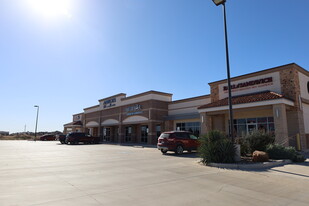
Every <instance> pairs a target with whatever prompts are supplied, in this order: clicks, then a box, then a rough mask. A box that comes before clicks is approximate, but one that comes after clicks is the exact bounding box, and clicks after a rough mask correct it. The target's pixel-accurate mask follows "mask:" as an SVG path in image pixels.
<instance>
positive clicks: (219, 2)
mask: <svg viewBox="0 0 309 206" xmlns="http://www.w3.org/2000/svg"><path fill="white" fill-rule="evenodd" d="M212 1H213V2H214V3H215V4H216V5H217V6H219V5H222V6H223V16H224V33H225V53H226V71H227V84H228V95H229V97H228V100H229V101H228V103H229V119H230V123H229V136H230V138H231V139H232V142H234V122H233V108H232V91H231V90H232V89H231V78H230V60H229V47H228V41H227V26H226V11H225V2H226V0H212Z"/></svg>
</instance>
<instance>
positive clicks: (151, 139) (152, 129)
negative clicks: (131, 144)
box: [147, 122, 157, 145]
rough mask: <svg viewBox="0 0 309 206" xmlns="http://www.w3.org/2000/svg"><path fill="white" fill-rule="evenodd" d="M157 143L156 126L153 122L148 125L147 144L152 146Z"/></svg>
mask: <svg viewBox="0 0 309 206" xmlns="http://www.w3.org/2000/svg"><path fill="white" fill-rule="evenodd" d="M156 143H157V138H156V125H155V124H154V123H153V122H150V123H148V137H147V144H149V145H152V144H153V145H154V144H156Z"/></svg>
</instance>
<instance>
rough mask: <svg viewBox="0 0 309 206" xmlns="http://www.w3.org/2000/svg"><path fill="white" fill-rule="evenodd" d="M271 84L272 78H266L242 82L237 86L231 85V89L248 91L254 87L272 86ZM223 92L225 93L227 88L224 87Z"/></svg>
mask: <svg viewBox="0 0 309 206" xmlns="http://www.w3.org/2000/svg"><path fill="white" fill-rule="evenodd" d="M272 82H273V78H272V77H266V78H262V79H257V80H252V81H247V82H242V83H238V84H232V85H231V89H233V90H244V89H250V88H252V87H254V88H255V87H262V86H268V85H272ZM223 90H224V91H227V90H228V86H224V87H223Z"/></svg>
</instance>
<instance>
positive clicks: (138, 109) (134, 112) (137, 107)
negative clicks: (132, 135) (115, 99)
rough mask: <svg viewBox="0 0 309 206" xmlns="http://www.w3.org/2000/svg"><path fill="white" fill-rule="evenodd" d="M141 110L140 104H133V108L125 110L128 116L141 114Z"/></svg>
mask: <svg viewBox="0 0 309 206" xmlns="http://www.w3.org/2000/svg"><path fill="white" fill-rule="evenodd" d="M141 110H142V105H140V104H135V105H133V106H130V107H127V108H126V112H127V115H128V116H129V115H137V114H141V113H143V112H142V111H141Z"/></svg>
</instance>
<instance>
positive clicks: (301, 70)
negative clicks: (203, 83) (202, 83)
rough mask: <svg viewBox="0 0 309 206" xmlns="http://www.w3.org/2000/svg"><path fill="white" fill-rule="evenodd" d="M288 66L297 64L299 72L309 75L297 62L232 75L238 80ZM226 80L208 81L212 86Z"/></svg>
mask: <svg viewBox="0 0 309 206" xmlns="http://www.w3.org/2000/svg"><path fill="white" fill-rule="evenodd" d="M287 66H295V68H296V69H297V70H298V71H299V72H302V73H304V74H306V75H308V76H309V71H307V70H306V69H304V68H303V67H301V66H299V65H298V64H296V63H290V64H285V65H281V66H277V67H272V68H270V69H264V70H261V71H257V72H252V73H248V74H244V75H240V76H236V77H232V78H231V80H234V81H236V80H238V79H243V77H252V76H256V75H257V74H260V73H270V72H275V71H280V70H281V69H282V67H287ZM226 81H227V79H223V80H219V81H215V82H210V83H208V85H210V86H211V85H213V84H219V83H226Z"/></svg>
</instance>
